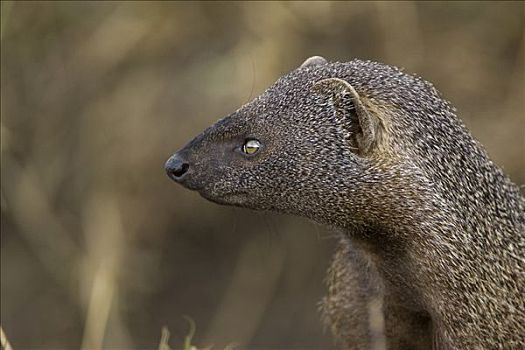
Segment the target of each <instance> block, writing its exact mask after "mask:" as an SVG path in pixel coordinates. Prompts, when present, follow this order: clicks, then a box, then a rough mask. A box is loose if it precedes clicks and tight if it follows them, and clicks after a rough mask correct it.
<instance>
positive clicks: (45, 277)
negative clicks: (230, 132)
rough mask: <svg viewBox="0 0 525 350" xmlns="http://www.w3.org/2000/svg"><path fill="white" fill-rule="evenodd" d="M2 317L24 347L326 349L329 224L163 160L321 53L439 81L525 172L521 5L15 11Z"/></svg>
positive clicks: (4, 158)
mask: <svg viewBox="0 0 525 350" xmlns="http://www.w3.org/2000/svg"><path fill="white" fill-rule="evenodd" d="M1 6H2V7H1V322H2V327H3V329H4V330H5V332H6V334H7V337H8V338H9V339H10V341H11V343H12V345H13V348H14V349H31V348H33V349H78V348H83V349H99V348H105V349H156V348H157V347H158V343H159V339H160V333H161V328H162V327H163V326H166V327H167V328H168V329H169V330H170V332H171V339H170V345H171V347H173V348H180V347H181V346H182V343H183V339H184V337H185V336H186V335H187V334H188V332H189V324H188V321H187V320H186V319H185V318H184V317H185V316H187V317H189V318H191V319H192V320H193V321H194V322H195V324H196V334H195V336H194V338H193V342H194V343H195V344H196V345H198V346H199V347H204V346H210V345H214V349H222V348H224V347H225V346H227V345H228V344H237V345H238V346H239V348H248V349H330V348H332V347H333V345H332V341H331V337H330V335H329V334H328V331H326V332H325V331H324V330H323V326H322V324H321V322H320V320H319V319H320V316H319V313H318V311H317V303H318V301H319V300H320V298H321V297H322V295H323V293H324V281H323V278H324V274H325V270H326V268H327V267H328V265H329V261H330V256H331V253H332V250H333V248H334V239H333V233H331V232H330V231H328V230H326V229H324V228H322V227H318V226H316V225H314V224H313V223H310V222H308V221H306V220H303V219H297V218H292V217H285V216H278V215H273V214H268V213H256V212H251V211H247V210H241V209H235V208H229V207H221V206H218V205H215V204H212V203H209V202H207V201H206V200H204V199H202V198H200V197H199V196H198V194H196V193H192V192H190V191H187V190H184V189H183V188H182V187H180V186H177V185H176V184H174V183H173V182H172V181H170V180H169V179H168V178H167V177H166V175H165V173H164V169H163V164H164V162H165V160H166V159H167V158H168V157H169V156H170V155H171V154H172V153H173V152H174V151H175V150H176V149H178V148H179V147H180V146H182V145H183V144H185V143H186V142H187V141H188V140H190V139H191V138H192V137H193V136H194V135H196V134H197V133H199V132H200V131H201V130H202V129H203V128H205V127H206V126H208V125H210V124H211V123H213V122H214V121H216V120H217V119H218V118H220V117H222V116H224V115H226V114H228V113H230V112H232V111H234V110H235V109H237V108H238V107H239V106H240V105H242V104H244V103H245V102H247V101H249V100H250V99H251V98H253V97H255V96H256V95H258V94H260V93H261V92H262V91H264V89H265V88H266V87H267V86H268V85H270V84H271V83H272V82H273V81H275V80H276V79H277V78H278V77H279V76H281V75H283V74H285V73H287V72H288V71H290V70H293V69H294V68H296V67H297V66H298V65H300V64H301V63H302V61H303V60H304V59H305V58H307V57H309V56H311V55H322V56H324V57H326V58H328V59H329V60H332V61H348V60H351V59H352V58H360V59H371V60H376V61H381V62H385V63H388V64H391V65H397V66H400V67H403V68H404V69H405V70H406V71H407V72H410V73H417V74H418V75H420V76H422V77H424V78H425V79H427V80H430V81H432V82H433V83H434V84H435V86H436V87H437V88H438V89H439V90H441V92H442V93H443V95H444V96H445V97H446V98H447V99H448V100H450V101H451V102H452V103H453V104H454V105H455V106H456V107H457V108H458V111H459V115H460V116H461V117H462V118H463V120H464V121H465V123H466V124H467V126H468V127H469V128H470V129H471V131H472V133H473V134H474V135H475V136H476V137H477V138H478V139H479V140H480V141H481V142H482V143H483V144H484V145H485V147H486V148H487V150H488V152H489V154H490V155H491V156H492V158H493V159H494V160H495V161H496V162H497V163H498V164H499V165H501V166H502V167H503V168H504V169H505V171H506V172H507V173H508V174H509V175H510V177H511V178H512V179H513V180H514V182H516V183H518V184H525V158H524V153H525V136H524V134H525V133H524V130H525V119H524V118H525V113H524V112H525V100H524V96H525V92H524V85H525V84H524V81H525V80H524V61H525V59H524V44H525V37H524V29H525V28H524V24H525V10H524V4H523V3H520V2H453V3H452V2H444V3H439V2H421V3H411V2H399V3H394V2H366V3H365V2H363V3H361V2H351V3H347V2H333V3H332V2H307V3H306V2H305V3H302V2H286V3H284V2H283V3H281V2H245V3H244V2H174V3H170V2H147V3H146V2H62V1H61V2H8V1H2V4H1Z"/></svg>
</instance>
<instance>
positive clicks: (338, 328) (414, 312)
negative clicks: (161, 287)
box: [166, 56, 525, 349]
mask: <svg viewBox="0 0 525 350" xmlns="http://www.w3.org/2000/svg"><path fill="white" fill-rule="evenodd" d="M166 171H167V172H168V175H169V176H170V177H171V178H172V179H173V180H175V181H176V182H178V183H180V184H182V185H183V186H185V187H187V188H189V189H192V190H196V191H198V192H199V193H200V194H201V195H202V196H203V197H205V198H207V199H209V200H211V201H214V202H216V203H219V204H225V205H233V206H240V207H246V208H251V209H256V210H271V211H276V212H281V213H289V214H294V215H299V216H303V217H307V218H310V219H312V220H314V221H317V222H319V223H323V224H327V225H329V226H330V227H332V228H335V229H336V230H337V231H338V232H340V236H341V245H340V248H339V251H338V252H337V254H336V255H335V258H334V262H333V265H332V267H331V269H330V272H329V278H328V284H329V293H328V296H327V297H326V298H325V300H324V304H323V310H324V313H325V319H326V320H327V322H328V323H329V324H330V326H331V329H332V331H333V333H334V335H335V339H336V341H337V343H338V344H339V345H340V346H341V347H344V348H350V349H366V348H371V347H373V346H376V345H377V344H378V343H377V341H375V338H377V334H375V333H374V332H373V331H371V329H370V325H369V319H368V318H369V314H368V313H367V312H366V305H367V303H369V301H370V300H372V299H374V300H376V299H377V300H380V302H381V305H382V306H381V310H382V315H383V317H384V322H385V323H384V324H385V327H384V330H383V331H382V336H383V337H384V340H385V342H386V346H387V347H388V348H389V349H394V348H398V349H407V348H420V349H429V348H439V349H496V348H499V349H503V348H505V349H518V348H521V349H523V348H525V200H524V198H523V196H522V195H521V194H520V191H519V188H518V187H517V186H516V185H515V184H513V183H512V182H511V181H510V180H509V178H508V177H507V176H506V175H505V174H504V173H503V172H502V170H501V169H500V168H499V167H498V166H497V165H495V164H494V163H493V162H492V161H491V160H490V159H489V157H488V155H487V153H486V152H485V150H484V149H483V147H482V146H481V145H480V144H479V143H478V142H477V141H476V140H474V138H473V137H472V136H471V134H470V133H469V131H468V130H467V129H466V128H465V127H464V125H463V124H462V122H461V121H460V119H459V118H458V117H457V116H456V114H455V110H454V108H452V107H451V105H450V104H449V103H448V102H446V101H445V100H444V99H442V98H441V97H440V94H439V93H438V92H437V90H436V89H435V88H434V87H433V86H432V85H431V84H430V83H428V82H426V81H424V80H422V79H420V78H418V77H415V76H413V75H408V74H406V73H404V72H402V71H401V70H399V69H397V68H394V67H390V66H387V65H384V64H380V63H375V62H369V61H360V60H353V61H351V62H348V63H329V62H327V61H326V60H325V59H323V58H321V57H317V56H316V57H312V58H309V59H308V60H306V61H305V62H304V63H303V64H302V65H301V66H300V67H299V68H298V69H296V70H294V71H292V72H291V73H289V74H287V75H285V76H283V77H282V78H280V79H279V80H278V81H277V82H276V83H275V84H274V85H273V86H271V87H270V88H269V89H268V90H266V91H265V92H264V93H263V94H262V95H261V96H259V97H257V98H255V99H254V100H253V101H252V102H250V103H248V104H246V105H244V106H242V107H241V108H240V109H239V110H237V111H236V112H234V113H232V114H231V115H229V116H227V117H226V118H224V119H221V120H219V121H218V122H217V123H216V124H215V125H213V126H211V127H209V128H208V129H206V130H205V131H204V132H203V133H202V134H200V135H198V136H197V137H196V138H195V139H193V140H192V141H191V142H190V143H188V144H187V145H186V146H185V147H183V148H182V149H181V150H179V151H178V152H177V153H175V154H174V155H173V156H172V157H171V158H170V159H169V160H168V161H167V163H166ZM298 244H300V243H298ZM374 344H375V345H374Z"/></svg>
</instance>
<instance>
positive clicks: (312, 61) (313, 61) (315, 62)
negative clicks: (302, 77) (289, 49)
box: [299, 56, 328, 68]
mask: <svg viewBox="0 0 525 350" xmlns="http://www.w3.org/2000/svg"><path fill="white" fill-rule="evenodd" d="M327 63H328V61H326V59H325V58H324V57H321V56H312V57H310V58H307V59H306V61H304V62H303V64H301V66H300V67H299V68H304V67H313V66H321V65H323V64H327Z"/></svg>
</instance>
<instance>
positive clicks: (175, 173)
mask: <svg viewBox="0 0 525 350" xmlns="http://www.w3.org/2000/svg"><path fill="white" fill-rule="evenodd" d="M189 168H190V165H189V164H188V163H186V162H185V161H184V159H182V157H181V156H180V155H179V154H178V153H175V154H174V155H173V156H171V157H170V159H168V161H167V162H166V164H165V165H164V169H166V173H167V174H168V176H169V177H170V179H172V180H173V181H175V182H179V183H180V182H181V181H182V180H183V179H184V178H185V176H186V174H187V173H188V170H189Z"/></svg>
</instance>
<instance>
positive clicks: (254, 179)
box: [165, 56, 388, 224]
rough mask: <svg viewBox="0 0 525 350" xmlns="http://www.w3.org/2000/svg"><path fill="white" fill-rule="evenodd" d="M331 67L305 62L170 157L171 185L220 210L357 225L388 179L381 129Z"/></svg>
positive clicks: (321, 61) (358, 96)
mask: <svg viewBox="0 0 525 350" xmlns="http://www.w3.org/2000/svg"><path fill="white" fill-rule="evenodd" d="M362 63H364V62H362ZM336 65H337V64H330V63H328V62H327V61H326V60H324V59H323V58H321V57H317V56H316V57H311V58H309V59H307V60H306V61H305V62H304V63H303V64H302V65H301V66H300V67H299V68H298V69H296V70H294V71H292V72H291V73H289V74H288V75H286V76H284V77H282V78H281V79H279V80H278V81H277V82H276V83H275V84H274V85H273V86H271V87H270V88H269V89H268V90H266V91H265V92H264V93H263V94H262V95H261V96H259V97H257V98H255V99H254V100H253V101H252V102H250V103H248V104H246V105H244V106H242V107H241V108H240V109H239V110H237V111H236V112H234V113H232V114H231V115H229V116H227V117H225V118H224V119H221V120H219V121H218V122H217V123H216V124H214V125H212V126H210V127H209V128H208V129H206V130H204V131H203V132H202V133H201V134H200V135H198V136H197V137H195V138H194V139H193V140H192V141H191V142H189V143H188V144H187V145H186V146H184V147H183V148H182V149H180V150H179V151H178V152H176V153H175V154H174V155H173V156H172V157H171V158H170V159H169V160H168V161H167V162H166V165H165V168H166V171H167V173H168V176H169V177H170V178H171V179H173V180H174V181H176V182H177V183H179V184H181V185H183V186H184V187H186V188H189V189H191V190H195V191H198V192H199V193H200V194H201V195H202V196H203V197H205V198H207V199H208V200H211V201H213V202H216V203H219V204H225V205H234V206H240V207H246V208H251V209H256V210H272V211H277V212H282V213H291V214H296V215H301V216H306V217H309V218H312V219H314V220H317V221H320V222H323V223H331V224H333V223H334V221H335V222H337V221H338V220H337V218H338V217H339V216H340V217H341V220H343V218H344V221H348V210H350V211H352V212H353V213H354V216H355V218H356V219H359V216H360V215H359V208H363V207H365V206H368V207H369V206H370V205H372V204H373V203H369V202H370V200H371V196H370V194H369V193H368V194H367V193H365V192H367V191H374V189H373V187H374V186H375V185H376V184H379V183H381V182H383V181H382V177H385V176H387V175H385V174H386V172H387V170H388V167H386V165H385V161H384V160H385V157H384V156H383V155H382V154H383V153H384V152H385V151H386V149H387V147H386V144H387V137H386V129H387V126H386V125H385V122H384V120H383V118H382V117H381V115H380V113H379V112H378V111H377V110H375V107H374V106H373V103H371V101H372V100H373V99H372V100H370V99H368V98H366V97H365V96H364V95H361V93H358V92H357V91H356V88H357V87H356V88H354V86H352V85H351V84H350V83H349V82H348V81H347V80H346V79H344V77H338V76H337V69H334V66H336ZM338 65H339V68H338V69H341V68H342V67H340V66H341V65H343V64H338ZM336 68H337V67H336ZM360 88H361V89H362V91H363V93H364V92H365V90H364V87H363V86H360ZM379 201H380V198H378V199H377V201H375V202H379ZM367 212H368V215H367V216H368V217H370V215H369V212H370V210H368V211H367ZM378 212H380V208H378Z"/></svg>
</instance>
